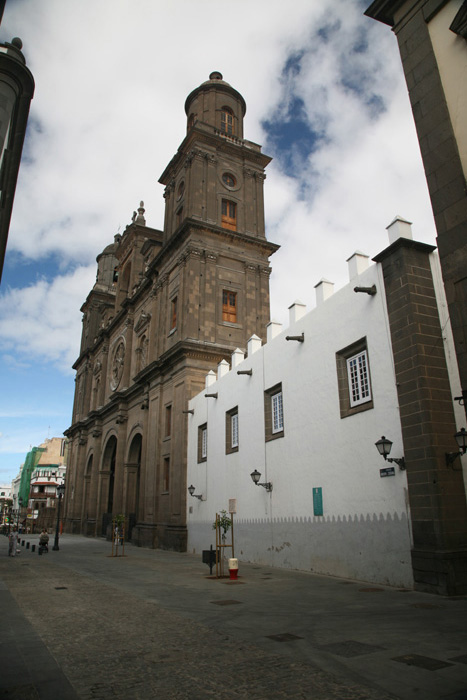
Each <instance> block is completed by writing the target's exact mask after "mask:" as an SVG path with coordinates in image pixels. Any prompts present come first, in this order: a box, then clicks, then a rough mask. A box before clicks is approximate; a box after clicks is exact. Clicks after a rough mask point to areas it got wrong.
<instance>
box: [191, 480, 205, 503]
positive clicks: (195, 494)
mask: <svg viewBox="0 0 467 700" xmlns="http://www.w3.org/2000/svg"><path fill="white" fill-rule="evenodd" d="M188 493H189V494H190V496H193V498H199V500H200V501H202V500H203V496H202V495H201V496H199V495H198V494H197V493H195V487H194V486H193V484H192V485H191V486H189V487H188Z"/></svg>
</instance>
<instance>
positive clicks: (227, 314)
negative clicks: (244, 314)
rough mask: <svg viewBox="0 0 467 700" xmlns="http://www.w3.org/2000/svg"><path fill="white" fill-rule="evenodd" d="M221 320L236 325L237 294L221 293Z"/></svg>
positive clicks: (226, 291) (225, 290) (225, 291)
mask: <svg viewBox="0 0 467 700" xmlns="http://www.w3.org/2000/svg"><path fill="white" fill-rule="evenodd" d="M222 320H223V321H227V322H228V323H237V292H229V291H228V290H227V289H224V291H223V292H222Z"/></svg>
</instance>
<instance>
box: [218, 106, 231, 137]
mask: <svg viewBox="0 0 467 700" xmlns="http://www.w3.org/2000/svg"><path fill="white" fill-rule="evenodd" d="M221 131H222V132H223V133H224V134H233V133H234V115H233V112H232V110H231V109H229V108H228V107H222V109H221Z"/></svg>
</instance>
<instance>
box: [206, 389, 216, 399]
mask: <svg viewBox="0 0 467 700" xmlns="http://www.w3.org/2000/svg"><path fill="white" fill-rule="evenodd" d="M204 396H205V397H206V398H207V399H217V391H216V393H215V394H205V395H204Z"/></svg>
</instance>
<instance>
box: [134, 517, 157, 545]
mask: <svg viewBox="0 0 467 700" xmlns="http://www.w3.org/2000/svg"><path fill="white" fill-rule="evenodd" d="M156 529H157V528H156V526H155V525H148V524H146V523H137V524H136V525H134V527H133V528H132V532H131V543H132V544H134V545H135V546H136V547H146V548H147V549H155V548H156Z"/></svg>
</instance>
